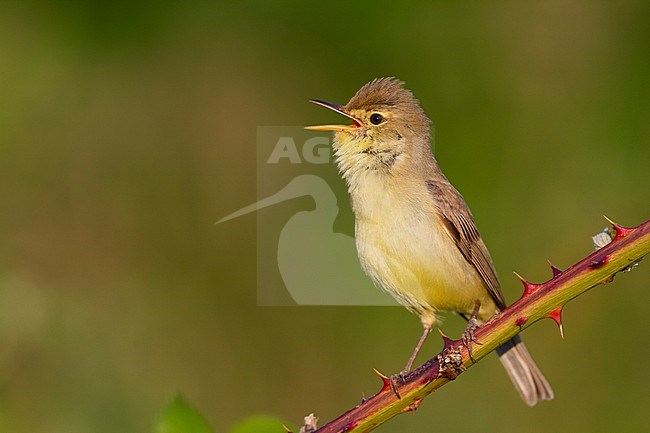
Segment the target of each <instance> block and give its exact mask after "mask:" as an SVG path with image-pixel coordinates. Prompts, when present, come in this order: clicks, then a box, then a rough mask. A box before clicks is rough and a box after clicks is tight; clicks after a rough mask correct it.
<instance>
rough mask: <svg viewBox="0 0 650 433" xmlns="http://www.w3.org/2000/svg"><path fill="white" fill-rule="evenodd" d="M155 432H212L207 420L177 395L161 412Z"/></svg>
mask: <svg viewBox="0 0 650 433" xmlns="http://www.w3.org/2000/svg"><path fill="white" fill-rule="evenodd" d="M156 433H213V431H212V428H210V426H209V425H208V422H207V421H206V420H205V418H203V416H201V414H200V413H199V412H198V411H197V410H196V409H194V408H193V407H192V406H190V405H189V404H188V403H187V402H186V401H185V399H184V398H183V397H182V396H180V395H177V396H176V397H175V398H174V400H173V401H172V402H171V403H170V404H169V406H167V408H166V409H165V411H164V412H163V414H162V416H161V417H160V420H159V421H158V425H156Z"/></svg>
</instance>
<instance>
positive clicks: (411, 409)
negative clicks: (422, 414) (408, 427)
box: [402, 398, 422, 415]
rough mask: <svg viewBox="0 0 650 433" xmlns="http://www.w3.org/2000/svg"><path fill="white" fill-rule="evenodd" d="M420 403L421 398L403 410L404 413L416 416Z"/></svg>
mask: <svg viewBox="0 0 650 433" xmlns="http://www.w3.org/2000/svg"><path fill="white" fill-rule="evenodd" d="M420 403H422V399H421V398H419V399H417V400H415V401H414V402H413V403H411V404H409V405H408V406H406V407H405V408H404V409H402V413H405V412H411V414H413V415H415V411H416V410H418V408H419V407H420Z"/></svg>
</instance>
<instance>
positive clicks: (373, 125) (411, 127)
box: [306, 78, 431, 178]
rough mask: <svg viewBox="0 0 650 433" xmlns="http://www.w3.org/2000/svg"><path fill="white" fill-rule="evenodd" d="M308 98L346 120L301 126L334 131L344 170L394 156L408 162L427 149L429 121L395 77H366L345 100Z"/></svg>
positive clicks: (389, 162) (381, 163)
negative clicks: (363, 83) (357, 89)
mask: <svg viewBox="0 0 650 433" xmlns="http://www.w3.org/2000/svg"><path fill="white" fill-rule="evenodd" d="M311 102H313V103H315V104H318V105H322V106H324V107H326V108H329V109H331V110H334V111H336V112H337V113H339V114H342V115H344V116H346V117H347V118H349V119H350V120H351V121H352V124H349V125H319V126H307V127H306V129H309V130H312V131H334V133H335V140H334V150H335V154H336V156H337V161H338V163H339V167H340V168H341V171H342V172H343V174H344V176H345V175H346V173H347V172H348V171H350V170H354V169H356V168H359V167H365V168H371V169H392V168H393V166H394V165H395V166H397V165H398V164H397V163H398V162H400V160H403V161H404V162H406V164H407V165H408V164H409V162H407V161H412V160H413V159H414V157H416V156H419V155H420V154H421V153H423V152H425V153H428V154H429V155H430V148H429V124H430V123H431V121H430V120H429V119H428V118H427V116H426V115H425V114H424V111H423V110H422V108H420V104H419V102H418V100H417V99H415V97H414V96H413V94H412V93H411V91H409V90H407V89H405V88H404V83H403V82H402V81H399V80H397V79H396V78H377V79H375V80H373V81H371V82H369V83H368V84H366V85H364V86H363V87H362V88H361V89H359V91H358V92H357V93H356V94H355V95H354V96H353V97H352V99H350V101H349V102H348V103H347V104H346V105H342V106H341V105H336V104H332V103H330V102H325V101H321V100H316V99H313V100H311ZM354 171H356V170H354ZM346 178H347V176H346Z"/></svg>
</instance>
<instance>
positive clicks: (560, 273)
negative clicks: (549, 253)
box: [546, 259, 562, 278]
mask: <svg viewBox="0 0 650 433" xmlns="http://www.w3.org/2000/svg"><path fill="white" fill-rule="evenodd" d="M546 262H547V263H548V265H549V266H550V267H551V270H552V271H553V278H557V277H559V276H560V275H562V271H561V270H560V269H559V268H556V267H555V265H553V263H551V261H550V260H549V259H546Z"/></svg>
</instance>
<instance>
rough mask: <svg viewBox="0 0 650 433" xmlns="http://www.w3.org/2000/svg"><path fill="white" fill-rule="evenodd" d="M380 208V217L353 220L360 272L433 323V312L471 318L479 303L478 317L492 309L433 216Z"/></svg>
mask: <svg viewBox="0 0 650 433" xmlns="http://www.w3.org/2000/svg"><path fill="white" fill-rule="evenodd" d="M409 209H410V208H409V207H408V206H406V207H405V206H394V207H390V208H385V209H384V211H385V212H386V213H383V214H381V215H380V216H381V218H374V219H368V218H363V217H361V218H360V217H359V216H358V215H357V222H356V236H355V237H356V244H357V250H358V253H359V260H360V262H361V265H362V267H363V269H364V271H365V272H366V273H367V274H368V275H369V276H370V277H371V278H372V280H373V281H374V282H375V284H376V285H378V286H379V287H381V288H383V289H384V290H386V291H387V292H389V293H390V294H391V295H393V296H394V297H395V299H397V301H398V302H400V303H401V304H402V305H404V306H405V307H407V308H408V309H410V310H412V311H414V312H416V313H418V314H419V315H420V316H422V320H423V322H424V321H431V322H433V321H435V314H436V312H438V311H455V312H458V313H462V314H467V315H469V314H471V313H472V310H473V309H474V305H475V302H476V301H477V300H478V301H480V302H481V314H480V317H486V318H487V317H490V316H491V315H493V314H494V313H495V311H496V306H495V304H494V302H493V300H492V298H491V297H490V295H489V293H488V291H487V289H486V288H485V286H484V284H483V280H482V279H481V278H480V276H479V274H478V272H477V271H476V269H475V268H474V267H473V266H472V265H471V264H470V263H469V262H468V261H467V260H466V259H465V257H464V256H463V255H462V253H461V252H460V250H459V249H458V248H457V247H456V244H455V243H454V241H453V240H452V239H451V237H450V236H449V235H448V234H447V232H446V231H445V229H444V227H443V226H442V225H441V223H440V222H439V220H438V219H437V217H436V216H435V214H426V213H424V212H421V211H417V210H416V211H414V212H411V211H409Z"/></svg>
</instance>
